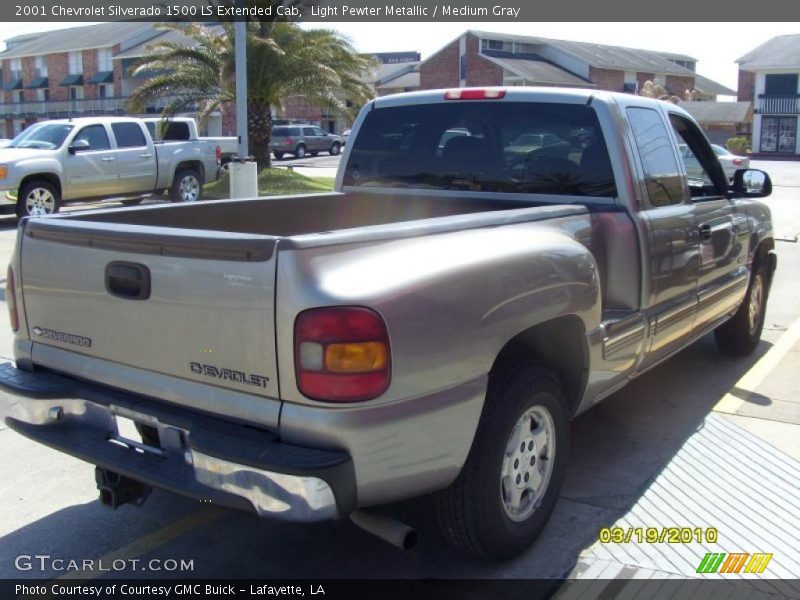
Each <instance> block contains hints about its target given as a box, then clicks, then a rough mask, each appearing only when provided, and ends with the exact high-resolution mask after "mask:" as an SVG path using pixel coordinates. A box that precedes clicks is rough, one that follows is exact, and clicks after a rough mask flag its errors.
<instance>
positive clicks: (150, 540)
mask: <svg viewBox="0 0 800 600" xmlns="http://www.w3.org/2000/svg"><path fill="white" fill-rule="evenodd" d="M228 512H229V511H226V510H223V509H221V508H216V507H206V508H203V509H202V510H199V511H197V512H196V513H193V514H191V515H189V516H188V517H184V518H183V519H179V520H178V521H173V522H172V523H170V524H169V525H166V526H165V527H162V528H161V529H158V530H156V531H154V532H153V533H149V534H147V535H145V536H143V537H141V538H139V539H137V540H134V541H133V542H131V543H130V544H127V545H126V546H123V547H122V548H118V549H117V550H114V551H112V552H109V553H108V554H105V555H104V556H101V557H100V558H98V559H95V560H94V561H93V563H92V564H93V568H92V569H89V570H85V571H69V572H68V573H66V574H65V575H62V576H61V577H58V579H95V578H97V577H102V576H103V575H105V574H106V573H108V572H109V570H108V569H110V568H111V565H112V564H113V563H114V561H115V560H126V561H128V560H132V559H135V558H138V557H140V556H144V555H145V554H148V553H149V552H152V551H153V550H155V549H156V548H158V547H160V546H163V545H164V544H167V543H169V542H171V541H172V540H174V539H176V538H179V537H180V536H182V535H183V534H185V533H188V532H190V531H192V530H194V529H197V528H198V527H201V526H203V525H208V524H209V523H212V522H214V521H216V520H217V519H219V518H220V517H221V516H222V515H225V514H228ZM140 568H141V569H142V570H144V569H146V568H147V567H146V565H141V566H140Z"/></svg>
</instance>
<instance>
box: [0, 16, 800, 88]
mask: <svg viewBox="0 0 800 600" xmlns="http://www.w3.org/2000/svg"><path fill="white" fill-rule="evenodd" d="M77 25H81V24H80V23H0V40H6V39H7V38H9V37H13V36H15V35H20V34H22V33H32V32H35V31H41V30H44V29H57V28H61V27H74V26H77ZM303 26H304V27H326V28H329V29H336V30H338V31H340V32H341V33H343V34H344V35H346V36H347V37H349V38H350V40H351V41H352V42H353V44H354V45H355V47H356V49H357V50H359V51H361V52H392V51H401V50H416V51H419V52H421V53H422V57H423V58H425V57H427V56H430V55H431V54H432V53H433V52H436V50H438V49H439V48H441V47H442V46H444V45H445V44H446V43H448V42H450V41H451V40H453V39H455V38H456V37H457V36H458V35H459V34H461V33H462V32H463V31H465V30H466V29H478V30H484V31H497V32H503V33H514V34H519V35H531V36H541V37H549V38H556V39H565V40H576V41H585V42H596V43H600V44H613V45H618V46H628V47H631V48H643V49H648V50H662V51H667V52H678V53H681V54H688V55H690V56H693V57H694V58H696V59H697V60H698V64H697V71H698V73H700V74H702V75H705V76H706V77H710V78H711V79H714V80H715V81H718V82H719V83H722V84H724V85H726V86H728V87H730V88H732V89H736V83H737V66H736V64H735V63H734V61H735V60H736V59H737V58H739V57H740V56H742V55H743V54H745V53H746V52H748V51H750V50H751V49H753V48H755V47H756V46H758V45H760V44H762V43H763V42H765V41H767V40H768V39H770V38H771V37H773V36H776V35H782V34H788V33H797V34H800V23H441V22H439V23H306V24H304V25H303Z"/></svg>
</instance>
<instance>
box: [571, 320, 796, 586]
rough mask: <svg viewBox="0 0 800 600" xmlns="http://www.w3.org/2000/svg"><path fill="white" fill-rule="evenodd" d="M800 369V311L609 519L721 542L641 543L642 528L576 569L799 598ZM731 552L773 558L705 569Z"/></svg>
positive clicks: (591, 552) (579, 574)
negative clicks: (750, 566) (709, 557)
mask: <svg viewBox="0 0 800 600" xmlns="http://www.w3.org/2000/svg"><path fill="white" fill-rule="evenodd" d="M798 373H800V320H798V321H795V323H794V324H793V325H792V326H791V327H790V328H789V329H788V330H787V331H786V332H785V333H784V334H783V335H782V336H781V337H780V338H779V339H778V341H777V342H776V343H775V345H774V346H773V347H772V348H770V350H769V351H768V352H767V353H766V354H765V355H764V356H763V357H762V358H761V359H760V360H759V361H758V362H757V363H756V364H755V365H754V366H753V367H752V368H751V369H750V370H749V371H748V372H747V373H746V374H745V375H744V376H743V377H742V378H741V379H740V380H739V381H738V382H737V383H736V385H735V386H734V387H733V388H731V390H730V391H729V393H728V394H726V395H725V397H724V398H722V399H721V400H720V401H719V402H718V403H717V405H716V406H715V407H714V408H713V410H712V412H710V413H709V414H708V416H707V417H706V418H705V420H704V422H703V424H702V425H701V426H700V427H699V428H698V429H697V431H696V432H695V433H694V434H693V435H692V436H691V437H690V438H689V439H688V440H687V441H686V443H685V444H684V445H683V447H682V448H681V449H680V450H679V451H678V452H677V454H676V455H675V456H674V457H673V459H672V460H671V461H670V463H669V464H668V465H667V466H666V467H665V468H664V469H663V470H662V471H661V472H660V473H659V474H658V475H657V476H656V477H655V479H654V480H653V482H652V483H651V484H650V485H649V486H648V488H647V490H646V491H644V493H643V494H642V496H641V497H640V498H639V500H638V501H637V502H636V504H635V505H634V506H633V507H632V508H631V509H630V510H629V511H628V513H627V514H626V515H624V516H623V517H622V518H620V519H619V520H618V521H617V522H616V523H613V524H610V527H612V528H614V527H619V528H622V529H623V530H624V531H628V530H629V529H631V528H633V529H634V531H636V529H635V528H658V529H660V528H664V527H684V528H691V529H692V530H694V529H695V528H703V529H705V528H709V527H713V528H715V529H716V530H717V531H718V532H719V538H718V541H717V543H708V540H704V541H703V542H700V543H698V542H696V541H694V542H692V543H673V544H670V543H663V542H662V543H658V542H657V543H652V544H648V543H637V541H636V535H635V534H634V536H633V538H632V540H631V541H630V542H628V543H605V544H603V543H600V542H597V543H595V544H593V545H592V546H590V547H589V548H587V549H586V550H585V551H584V552H582V553H581V556H580V559H579V561H578V564H577V565H576V567H575V568H574V569H573V571H572V573H570V575H569V577H570V578H571V579H572V578H576V579H598V578H599V579H614V578H619V577H623V578H628V579H643V578H644V579H649V578H653V577H656V578H665V577H667V578H668V577H676V576H677V577H682V578H685V577H703V578H709V579H715V580H717V581H719V582H721V583H724V582H727V583H728V585H730V583H737V584H739V585H741V584H744V585H746V586H750V587H752V590H753V591H754V592H756V594H757V595H758V592H760V593H761V594H764V595H766V596H769V595H772V594H776V595H779V596H780V597H790V598H800V581H798V580H799V579H800V519H798V515H800V394H797V393H796V389H797V388H796V379H797V375H798ZM793 382H795V383H793ZM793 386H795V387H793ZM723 552H724V553H727V554H731V553H749V554H751V555H752V554H755V553H771V554H772V558H771V559H770V560H769V563H768V565H767V567H766V569H765V570H764V572H763V573H762V574H760V575H758V576H753V575H750V574H745V573H743V572H742V573H738V574H737V573H727V574H722V573H718V574H705V575H703V574H697V573H696V571H697V570H698V567H699V565H700V563H701V561H702V560H703V558H704V556H705V554H707V553H723ZM720 571H722V569H720ZM564 591H566V590H564ZM567 595H569V594H567Z"/></svg>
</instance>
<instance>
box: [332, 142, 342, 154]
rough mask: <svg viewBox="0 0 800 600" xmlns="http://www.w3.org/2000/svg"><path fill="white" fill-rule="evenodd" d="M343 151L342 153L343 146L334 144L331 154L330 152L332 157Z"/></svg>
mask: <svg viewBox="0 0 800 600" xmlns="http://www.w3.org/2000/svg"><path fill="white" fill-rule="evenodd" d="M341 151H342V147H341V145H340V144H339V143H338V142H334V143H333V145H332V146H331V152H330V154H331V156H336V155H337V154H339V152H341Z"/></svg>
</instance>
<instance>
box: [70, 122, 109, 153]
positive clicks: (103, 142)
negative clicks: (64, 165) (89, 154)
mask: <svg viewBox="0 0 800 600" xmlns="http://www.w3.org/2000/svg"><path fill="white" fill-rule="evenodd" d="M80 140H86V141H87V142H89V147H88V148H87V149H86V150H110V149H111V144H109V142H108V134H107V133H106V128H105V127H104V126H103V125H89V126H88V127H84V128H83V129H81V130H80V132H79V133H78V135H76V136H75V139H74V140H72V142H73V143H75V142H77V141H80Z"/></svg>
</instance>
